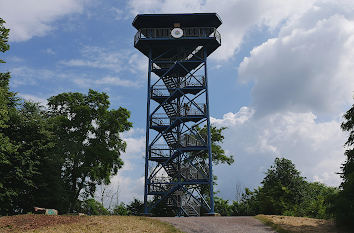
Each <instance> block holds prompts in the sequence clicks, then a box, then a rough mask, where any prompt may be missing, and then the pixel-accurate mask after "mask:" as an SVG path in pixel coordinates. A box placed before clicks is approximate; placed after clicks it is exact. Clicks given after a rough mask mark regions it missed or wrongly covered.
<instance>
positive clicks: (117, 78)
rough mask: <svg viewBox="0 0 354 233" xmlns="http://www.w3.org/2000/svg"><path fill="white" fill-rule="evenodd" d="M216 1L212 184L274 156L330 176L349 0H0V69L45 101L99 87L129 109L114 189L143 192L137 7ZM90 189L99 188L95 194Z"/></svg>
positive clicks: (331, 181)
mask: <svg viewBox="0 0 354 233" xmlns="http://www.w3.org/2000/svg"><path fill="white" fill-rule="evenodd" d="M189 12H217V13H218V14H219V15H220V17H221V19H222V20H223V25H222V26H221V27H220V32H221V36H222V46H221V47H220V48H219V49H218V50H217V51H216V52H215V53H214V54H213V55H212V56H211V57H210V59H209V61H208V62H209V63H208V74H209V89H210V104H211V105H210V110H211V116H212V122H213V123H214V124H215V125H217V126H226V127H228V129H227V130H226V131H225V143H224V148H225V149H226V151H227V152H228V153H229V154H232V155H234V156H235V164H233V165H232V166H227V165H219V166H216V167H215V173H216V175H218V177H219V180H218V186H217V190H219V191H220V193H219V195H220V196H222V197H223V198H227V199H230V200H233V199H234V196H235V187H236V186H242V187H251V188H254V187H257V186H258V185H259V183H260V181H261V180H262V178H263V177H264V172H265V171H266V169H267V168H269V166H270V165H271V164H272V162H273V160H274V158H275V157H277V156H284V157H286V158H289V159H291V160H292V161H293V162H294V163H295V164H296V166H297V168H298V169H299V170H300V171H301V172H302V174H303V175H304V176H306V177H307V178H308V180H310V181H319V182H323V183H325V184H328V185H333V186H337V185H339V183H340V178H339V176H338V175H337V174H335V172H338V171H339V167H340V164H341V163H343V161H344V155H343V152H344V148H343V144H344V142H345V138H346V134H345V133H343V132H341V130H340V122H341V121H342V118H341V116H342V114H343V113H344V112H345V111H346V110H347V109H348V108H349V106H350V105H351V104H352V103H353V90H354V81H353V77H354V65H353V63H352V61H353V60H354V59H353V58H354V49H353V48H354V40H353V38H354V14H353V13H354V4H353V3H352V1H345V0H342V1H326V0H321V1H320V0H287V1H276V0H254V1H247V0H219V1H215V0H194V1H190V0H189V1H187V0H169V1H167V0H127V1H118V0H117V1H113V0H110V1H92V0H51V1H45V0H16V1H12V0H0V17H2V18H4V20H5V21H6V22H7V24H6V26H7V27H9V28H10V29H11V32H10V46H11V49H10V51H8V52H7V53H5V54H4V55H1V56H2V57H3V59H4V60H6V61H7V63H6V64H3V65H1V66H0V71H1V72H3V71H10V72H11V73H12V80H11V88H12V89H13V90H14V91H17V92H18V94H19V95H20V96H22V97H23V98H25V99H30V100H33V101H38V102H41V103H43V104H45V103H46V99H47V98H49V97H50V96H53V95H56V94H59V93H61V92H68V91H71V92H83V93H87V91H88V89H89V88H91V89H95V90H99V91H105V92H107V93H108V94H109V96H110V100H111V105H112V107H113V108H117V107H118V106H123V107H126V108H127V109H129V110H130V111H131V121H132V122H133V124H134V128H133V130H131V131H130V132H127V133H125V134H124V135H123V136H124V138H125V139H126V140H127V142H128V149H127V152H126V153H125V154H124V155H123V159H124V161H125V166H124V168H123V169H122V170H121V171H120V172H119V175H118V176H116V177H114V178H113V179H112V185H111V186H110V187H109V188H110V189H111V191H112V192H113V190H117V187H118V186H119V199H120V200H121V201H129V200H131V199H132V198H133V197H138V198H141V197H142V193H143V178H142V176H143V174H144V171H143V165H144V160H143V155H144V145H145V144H144V143H145V138H144V135H145V116H146V113H145V112H146V79H147V75H146V74H147V59H146V58H145V57H144V56H143V55H141V54H140V53H139V51H137V50H135V49H134V47H133V39H134V34H135V29H134V28H133V27H132V26H131V23H132V21H133V19H134V17H135V15H136V14H137V13H189ZM98 195H99V194H98Z"/></svg>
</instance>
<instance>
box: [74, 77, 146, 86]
mask: <svg viewBox="0 0 354 233" xmlns="http://www.w3.org/2000/svg"><path fill="white" fill-rule="evenodd" d="M73 82H74V83H76V84H77V85H79V86H80V87H92V86H95V85H103V86H122V87H139V86H140V83H139V82H134V81H130V80H126V79H120V78H118V77H112V76H106V77H103V78H101V79H96V80H94V79H87V78H75V79H73Z"/></svg>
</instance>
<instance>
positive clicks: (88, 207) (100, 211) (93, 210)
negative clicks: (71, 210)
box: [80, 198, 109, 215]
mask: <svg viewBox="0 0 354 233" xmlns="http://www.w3.org/2000/svg"><path fill="white" fill-rule="evenodd" d="M80 212H82V213H84V214H87V215H109V211H108V210H107V209H106V208H104V206H103V205H102V204H101V203H100V202H98V201H96V200H95V199H93V198H90V199H87V200H85V201H83V202H82V203H81V209H80Z"/></svg>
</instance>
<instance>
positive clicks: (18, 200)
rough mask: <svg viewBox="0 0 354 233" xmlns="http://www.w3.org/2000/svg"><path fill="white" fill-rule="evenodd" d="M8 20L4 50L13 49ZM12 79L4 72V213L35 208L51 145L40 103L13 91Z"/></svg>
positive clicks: (2, 35) (0, 157)
mask: <svg viewBox="0 0 354 233" xmlns="http://www.w3.org/2000/svg"><path fill="white" fill-rule="evenodd" d="M4 23H5V21H4V20H2V19H0V51H1V52H5V51H7V50H8V49H9V45H8V44H7V42H8V33H9V29H6V28H5V27H4V26H3V24H4ZM0 63H4V61H3V60H0ZM9 80H10V74H9V73H8V72H7V73H0V177H1V180H0V215H8V214H16V213H23V212H25V211H28V210H30V209H31V208H32V206H31V204H32V203H31V200H32V199H31V194H32V193H33V190H34V189H35V188H36V186H35V183H34V181H33V178H34V177H35V176H36V175H37V174H38V165H39V162H38V157H39V156H40V155H41V154H42V153H43V152H44V151H46V150H47V149H48V146H49V144H48V139H47V136H48V135H47V133H46V132H45V130H44V128H43V127H42V125H41V124H39V122H38V121H37V120H38V118H37V116H38V112H37V109H38V108H37V106H34V105H33V104H30V103H26V102H21V101H20V99H19V98H18V97H16V93H14V92H11V91H10V90H9ZM49 147H50V146H49Z"/></svg>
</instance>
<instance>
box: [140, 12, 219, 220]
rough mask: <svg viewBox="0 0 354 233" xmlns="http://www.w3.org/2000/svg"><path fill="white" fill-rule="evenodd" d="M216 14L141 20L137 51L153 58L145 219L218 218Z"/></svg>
mask: <svg viewBox="0 0 354 233" xmlns="http://www.w3.org/2000/svg"><path fill="white" fill-rule="evenodd" d="M220 25H221V20H220V18H219V16H218V15H217V14H216V13H197V14H140V15H137V16H136V17H135V19H134V21H133V26H134V27H135V28H136V29H137V30H138V32H137V33H136V35H135V38H134V47H135V48H137V49H138V50H139V51H140V52H142V53H143V54H144V55H146V56H147V57H148V58H149V65H148V90H147V120H146V156H145V188H144V206H145V210H144V211H145V214H149V213H151V210H152V209H153V208H155V207H156V206H158V205H159V204H164V205H167V206H170V208H171V209H173V210H174V211H175V214H176V215H178V216H199V215H201V214H203V213H205V214H214V198H213V175H212V162H211V161H212V153H211V135H210V117H209V97H208V77H207V57H208V56H209V55H210V54H211V53H212V52H214V51H215V50H216V49H217V48H218V47H219V46H220V45H221V37H220V34H219V32H218V31H217V28H218V27H219V26H220Z"/></svg>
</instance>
